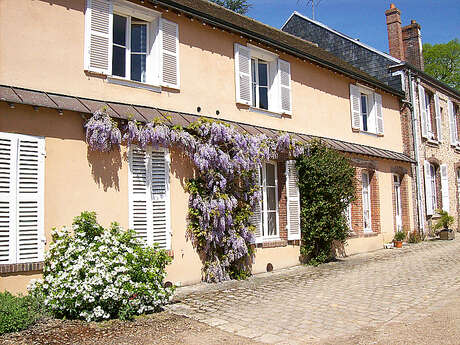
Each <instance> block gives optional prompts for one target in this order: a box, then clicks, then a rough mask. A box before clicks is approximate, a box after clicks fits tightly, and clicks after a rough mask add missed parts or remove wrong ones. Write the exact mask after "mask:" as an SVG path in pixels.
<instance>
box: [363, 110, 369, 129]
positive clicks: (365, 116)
mask: <svg viewBox="0 0 460 345" xmlns="http://www.w3.org/2000/svg"><path fill="white" fill-rule="evenodd" d="M363 131H365V132H367V131H368V127H367V115H364V114H363Z"/></svg>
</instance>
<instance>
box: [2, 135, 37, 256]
mask: <svg viewBox="0 0 460 345" xmlns="http://www.w3.org/2000/svg"><path fill="white" fill-rule="evenodd" d="M44 166H45V139H44V138H43V137H36V136H30V135H21V134H11V133H0V264H14V263H28V262H38V261H43V256H44V246H45V233H44V183H45V179H44Z"/></svg>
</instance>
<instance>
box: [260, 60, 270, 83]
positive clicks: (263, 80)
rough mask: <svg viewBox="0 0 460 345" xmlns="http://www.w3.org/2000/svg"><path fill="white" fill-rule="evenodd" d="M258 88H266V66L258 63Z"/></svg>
mask: <svg viewBox="0 0 460 345" xmlns="http://www.w3.org/2000/svg"><path fill="white" fill-rule="evenodd" d="M259 86H268V65H267V64H266V63H260V62H259Z"/></svg>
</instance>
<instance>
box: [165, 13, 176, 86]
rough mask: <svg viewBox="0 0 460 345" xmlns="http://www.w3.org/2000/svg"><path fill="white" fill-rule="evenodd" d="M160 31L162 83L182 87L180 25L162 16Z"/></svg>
mask: <svg viewBox="0 0 460 345" xmlns="http://www.w3.org/2000/svg"><path fill="white" fill-rule="evenodd" d="M160 32H161V37H162V39H161V42H162V54H161V56H162V85H163V86H166V87H171V88H176V89H178V88H179V87H180V82H179V80H180V77H179V26H178V25H177V24H176V23H174V22H171V21H169V20H166V19H163V18H161V20H160Z"/></svg>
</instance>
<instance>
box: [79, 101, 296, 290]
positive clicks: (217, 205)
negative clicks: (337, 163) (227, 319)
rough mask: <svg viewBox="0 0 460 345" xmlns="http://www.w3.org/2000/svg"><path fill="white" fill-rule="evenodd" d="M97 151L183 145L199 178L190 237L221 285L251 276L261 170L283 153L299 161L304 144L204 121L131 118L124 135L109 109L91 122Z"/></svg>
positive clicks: (190, 185) (190, 186) (206, 275)
mask: <svg viewBox="0 0 460 345" xmlns="http://www.w3.org/2000/svg"><path fill="white" fill-rule="evenodd" d="M85 128H86V138H87V142H88V145H89V146H90V147H91V149H94V150H99V151H109V150H110V149H111V148H112V147H114V146H119V145H120V144H121V143H122V142H125V143H126V144H127V145H128V146H130V145H133V144H136V145H139V146H140V147H141V148H145V147H146V146H147V145H152V146H153V147H165V148H169V147H173V146H175V147H179V148H180V149H182V150H183V151H184V152H185V153H186V155H187V156H188V157H189V158H190V159H191V161H192V162H193V164H194V165H195V167H196V170H197V177H196V178H193V179H190V180H189V181H188V182H187V190H188V192H189V193H190V199H189V212H188V220H189V223H188V233H189V235H190V237H191V238H192V240H193V243H194V245H195V246H196V248H197V250H198V252H199V253H200V255H201V257H202V260H203V280H204V281H207V282H220V281H225V280H229V279H242V278H245V277H247V276H248V275H250V267H251V259H252V257H253V253H254V252H253V246H252V244H253V243H254V231H255V228H254V226H253V225H251V224H250V216H251V215H252V214H253V210H254V207H255V205H256V203H257V202H259V200H260V198H261V191H260V186H259V185H258V180H257V174H256V172H257V170H258V169H259V166H260V165H261V164H262V162H264V161H268V160H270V159H277V158H278V155H279V154H283V155H287V156H291V157H297V156H299V155H301V154H302V153H303V151H304V146H303V145H302V144H300V143H299V142H298V141H296V140H295V139H294V138H292V137H291V136H290V135H289V134H287V133H280V134H279V135H278V136H277V137H276V138H269V137H267V136H266V135H264V134H258V135H251V134H249V133H242V132H239V131H238V130H237V129H236V128H235V127H234V126H232V125H230V124H228V123H224V122H222V121H217V120H210V119H205V118H200V119H199V120H197V121H196V122H193V123H191V124H189V125H188V126H187V127H181V126H171V125H168V124H166V123H165V122H164V121H161V120H158V119H155V120H154V121H152V122H149V123H147V124H142V123H139V122H137V121H136V120H133V119H131V120H128V123H127V124H126V125H125V126H124V128H123V135H121V132H120V130H119V129H118V126H116V122H115V121H114V120H112V119H111V118H110V116H108V115H107V112H106V111H105V110H104V109H103V110H101V111H98V112H95V113H94V115H93V117H92V118H91V119H90V120H89V121H88V122H87V123H86V124H85Z"/></svg>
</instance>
